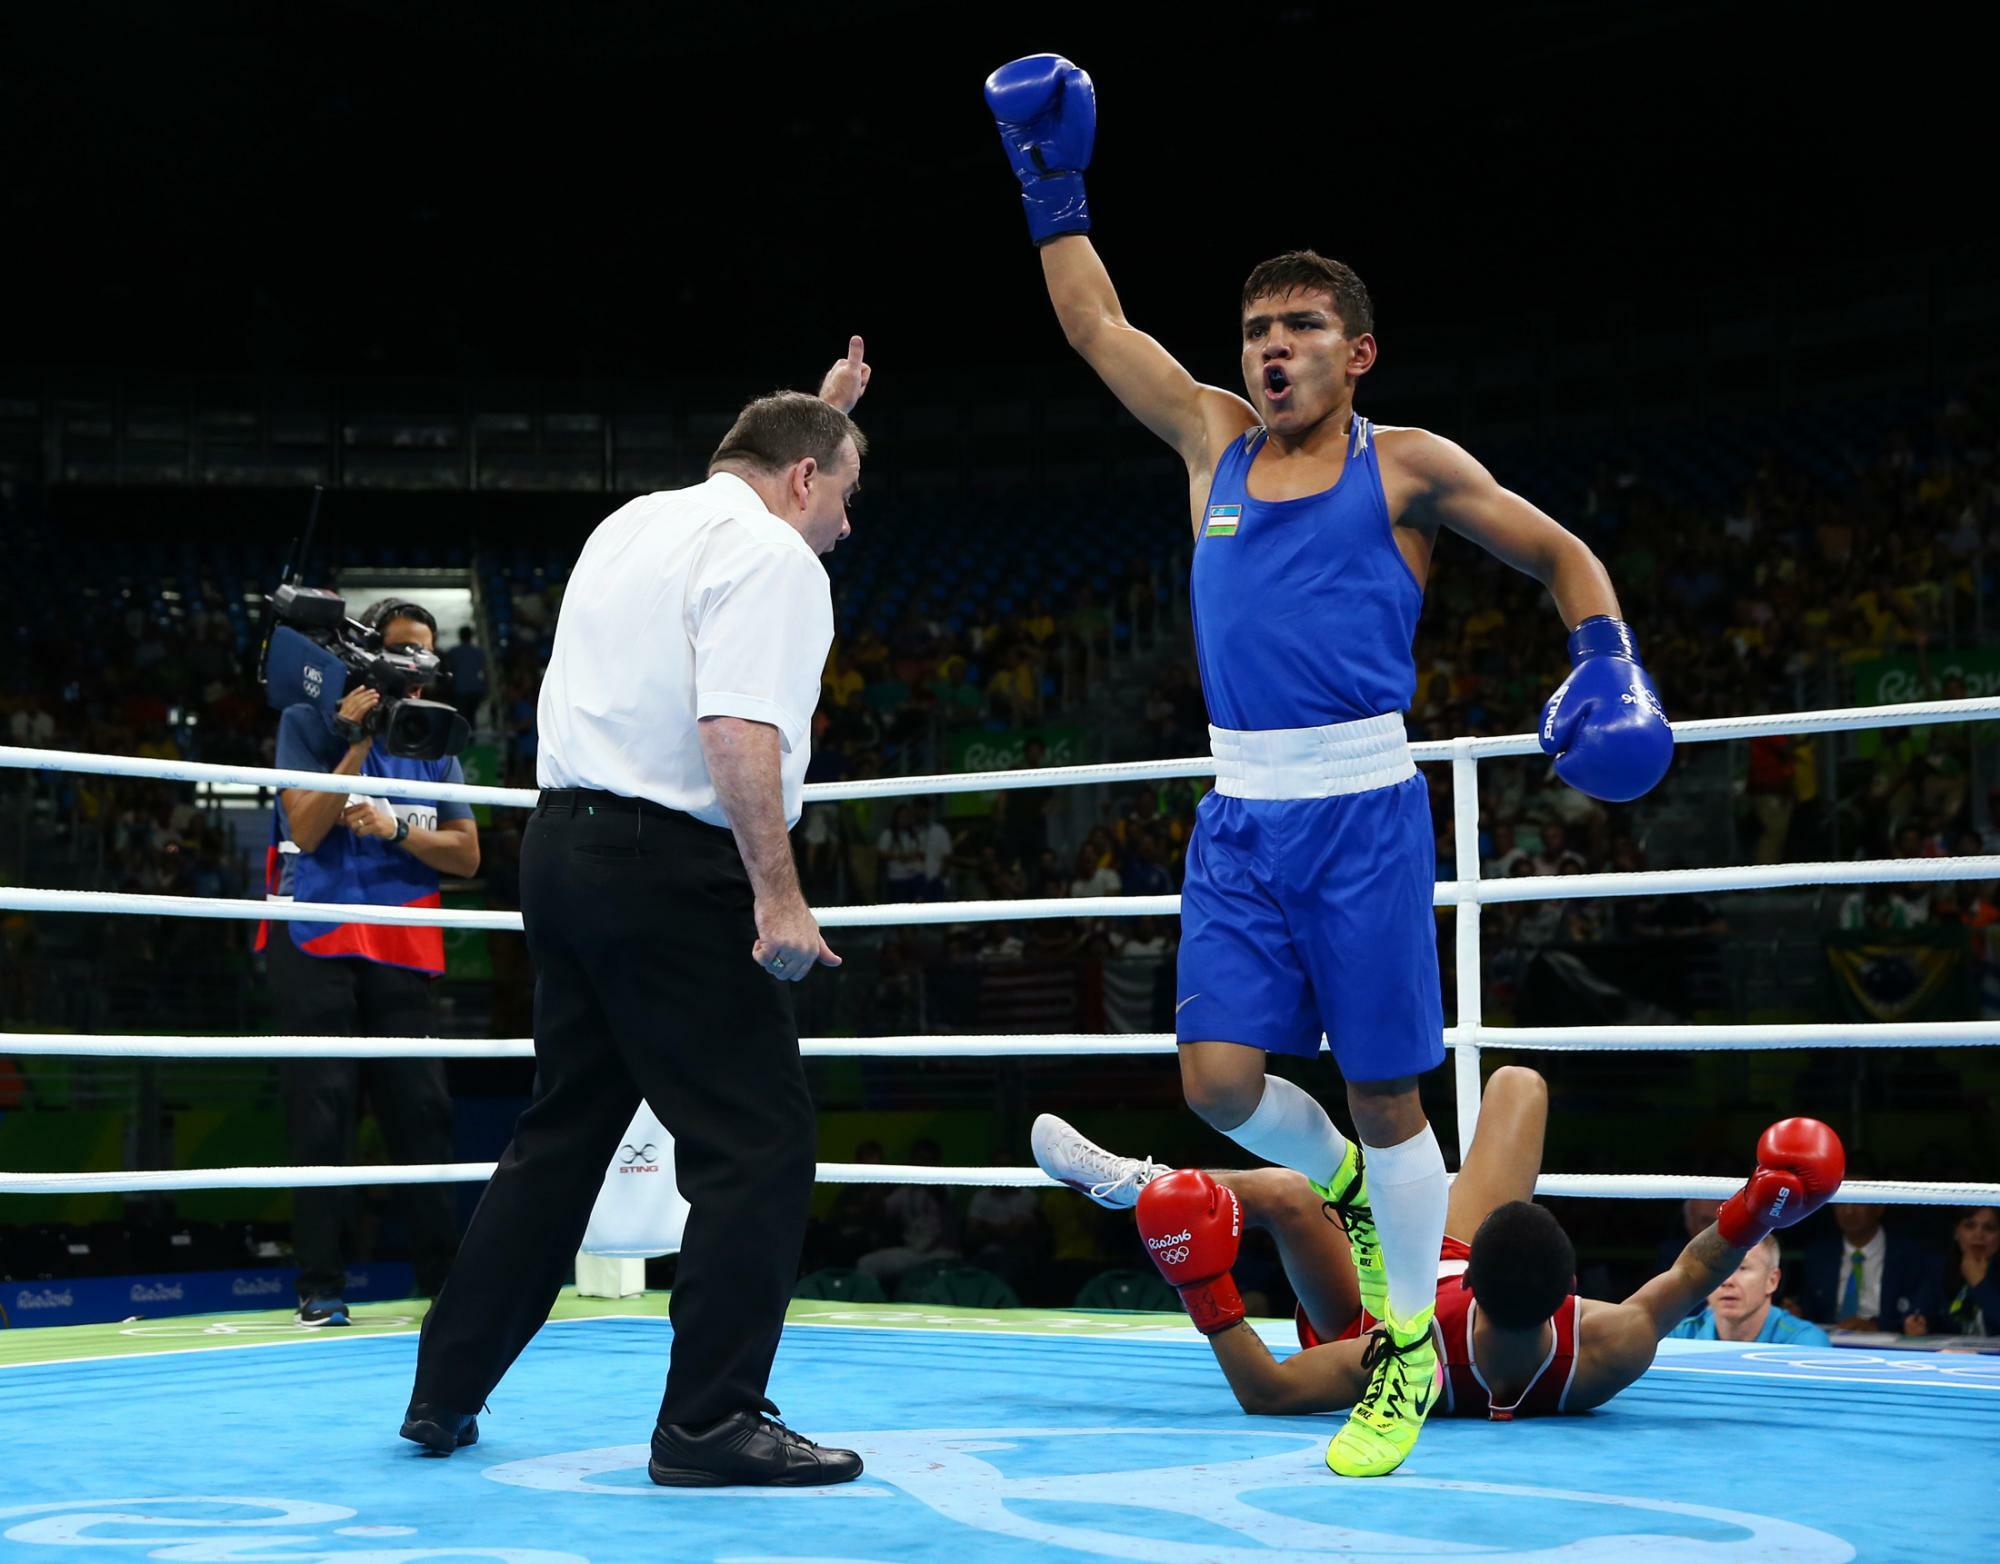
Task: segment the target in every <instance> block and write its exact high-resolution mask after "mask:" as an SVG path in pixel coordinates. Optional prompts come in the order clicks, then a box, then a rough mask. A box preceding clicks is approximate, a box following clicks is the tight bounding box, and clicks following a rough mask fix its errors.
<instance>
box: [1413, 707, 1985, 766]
mask: <svg viewBox="0 0 2000 1564" xmlns="http://www.w3.org/2000/svg"><path fill="white" fill-rule="evenodd" d="M1993 717H2000V695H1981V696H1976V697H1974V698H1972V699H1970V700H1962V701H1905V702H1903V703H1902V704H1901V705H1896V706H1845V707H1836V708H1832V709H1829V710H1826V711H1785V712H1774V713H1772V714H1771V715H1770V716H1765V717H1703V718H1701V719H1699V720H1698V721H1693V722H1677V723H1675V724H1674V744H1675V746H1676V747H1679V746H1680V745H1682V744H1717V743H1727V742H1728V741H1729V740H1731V739H1754V738H1765V737H1769V736H1772V735H1782V734H1799V733H1855V732H1862V731H1865V730H1867V729H1869V728H1903V727H1913V726H1915V725H1917V724H1919V723H1927V722H1944V723H1950V722H1977V721H1980V720H1982V719H1986V718H1993ZM1454 742H1458V743H1463V744H1464V745H1466V747H1467V748H1468V749H1469V750H1470V751H1471V752H1472V754H1473V755H1474V756H1475V757H1477V758H1478V759H1480V760H1492V759H1497V758H1498V757H1500V756H1502V755H1539V754H1541V752H1542V746H1541V741H1540V740H1539V739H1538V738H1537V737H1536V736H1535V735H1534V734H1532V733H1508V734H1501V735H1496V736H1495V737H1492V738H1475V739H1462V740H1457V741H1454V740H1451V739H1445V740H1443V741H1441V742H1438V743H1427V744H1412V745H1411V746H1410V753H1411V754H1412V755H1414V756H1415V757H1416V758H1417V759H1418V760H1448V759H1450V758H1451V751H1452V745H1453V743H1454Z"/></svg>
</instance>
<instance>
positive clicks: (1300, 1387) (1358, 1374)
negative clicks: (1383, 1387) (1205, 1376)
mask: <svg viewBox="0 0 2000 1564" xmlns="http://www.w3.org/2000/svg"><path fill="white" fill-rule="evenodd" d="M1208 1344H1209V1346H1211V1347H1213V1348H1214V1349H1215V1361H1216V1362H1217V1363H1219V1364H1221V1365H1222V1373H1223V1376H1224V1378H1226V1379H1227V1380H1228V1381H1229V1388H1230V1389H1231V1390H1233V1391H1235V1392H1236V1404H1237V1405H1238V1406H1240V1407H1242V1408H1243V1410H1244V1411H1246V1412H1249V1413H1253V1414H1255V1415H1257V1416H1261V1417H1284V1416H1288V1415H1292V1414H1295V1413H1302V1412H1338V1411H1341V1410H1343V1409H1344V1408H1346V1407H1351V1406H1353V1405H1354V1403H1355V1402H1357V1401H1359V1400H1360V1399H1361V1393H1362V1392H1363V1391H1364V1390H1366V1389H1367V1388H1368V1371H1367V1370H1366V1369H1365V1368H1363V1367H1362V1366H1361V1355H1362V1354H1363V1353H1364V1352H1365V1351H1367V1349H1368V1342H1367V1339H1366V1338H1365V1337H1364V1338H1363V1339H1361V1340H1359V1341H1329V1342H1327V1343H1325V1344H1324V1345H1322V1346H1318V1347H1307V1348H1306V1349H1305V1350H1304V1351H1302V1352H1295V1353H1293V1354H1292V1355H1291V1356H1290V1357H1289V1358H1286V1359H1285V1360H1284V1361H1283V1362H1282V1363H1281V1362H1279V1361H1278V1360H1277V1359H1276V1358H1274V1357H1272V1356H1271V1349H1270V1348H1269V1347H1267V1346H1265V1345H1264V1341H1263V1338H1262V1337H1260V1336H1259V1335H1258V1334H1257V1333H1256V1332H1255V1331H1254V1330H1252V1329H1251V1328H1250V1327H1249V1326H1248V1325H1233V1326H1231V1327H1230V1328H1229V1329H1228V1330H1226V1331H1221V1332H1219V1333H1218V1334H1216V1335H1213V1336H1211V1337H1209V1338H1208Z"/></svg>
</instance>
